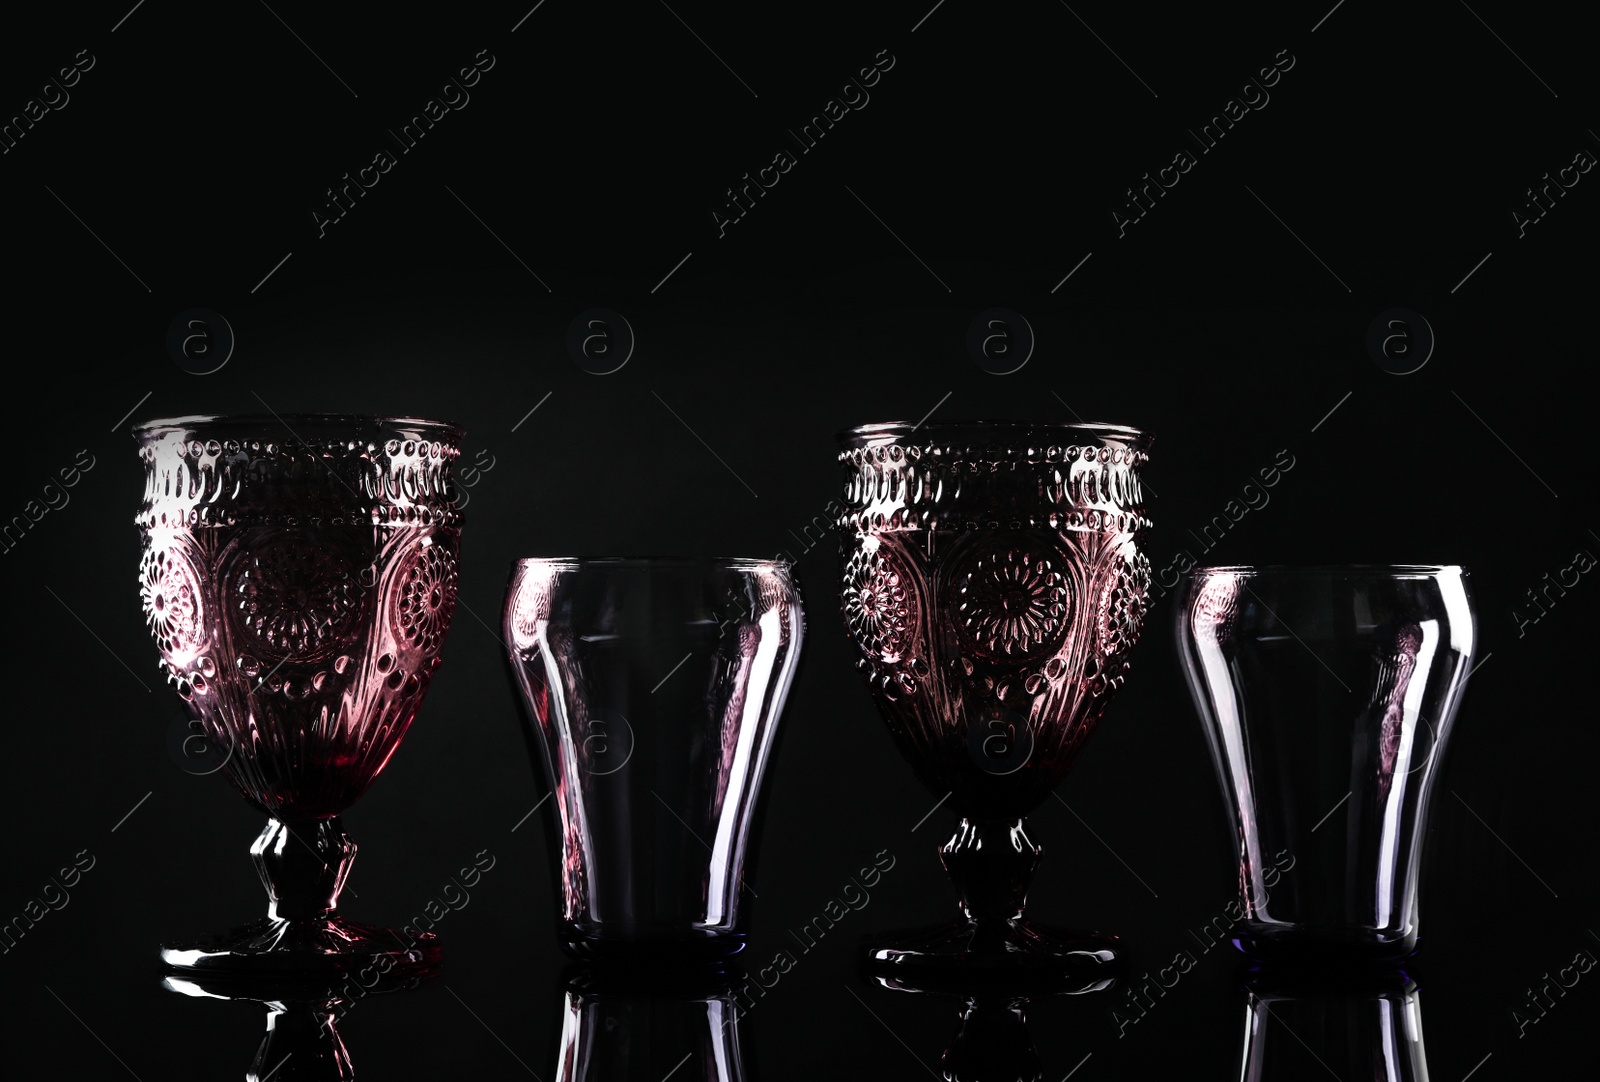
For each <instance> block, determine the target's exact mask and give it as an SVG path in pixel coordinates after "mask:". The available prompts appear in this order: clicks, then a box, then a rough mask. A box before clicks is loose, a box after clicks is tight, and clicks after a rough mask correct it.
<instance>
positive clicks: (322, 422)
mask: <svg viewBox="0 0 1600 1082" xmlns="http://www.w3.org/2000/svg"><path fill="white" fill-rule="evenodd" d="M400 426H404V427H407V428H415V429H418V430H419V434H420V435H422V438H433V439H445V440H450V441H452V442H456V443H459V442H460V441H461V439H462V437H463V436H465V435H466V430H465V429H464V428H462V426H461V425H459V424H457V423H455V422H454V421H442V420H437V419H432V418H427V417H409V416H393V415H389V414H380V413H204V414H190V415H186V416H183V417H157V418H155V419H153V420H149V421H140V422H139V423H138V424H136V425H134V426H133V438H134V439H136V440H138V441H140V442H141V443H149V442H151V441H153V440H157V439H160V438H161V437H163V436H167V435H171V434H173V433H175V432H184V431H190V430H194V429H200V428H211V427H216V428H238V429H241V430H245V429H252V428H257V427H259V428H261V429H272V428H278V429H282V430H284V431H286V432H287V433H288V434H289V436H290V437H291V438H298V437H299V436H300V435H301V432H300V430H301V429H312V430H314V431H315V432H316V434H317V435H318V436H324V437H326V436H327V435H329V433H330V431H332V432H334V433H337V437H336V438H338V437H342V438H345V439H353V438H355V437H357V436H364V435H367V434H369V433H370V432H371V431H372V430H373V429H383V428H393V427H400Z"/></svg>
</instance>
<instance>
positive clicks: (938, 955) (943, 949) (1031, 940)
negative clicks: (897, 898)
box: [866, 917, 1122, 976]
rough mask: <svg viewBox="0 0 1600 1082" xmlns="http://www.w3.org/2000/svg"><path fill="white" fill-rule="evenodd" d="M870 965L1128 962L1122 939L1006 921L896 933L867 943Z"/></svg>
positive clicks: (1087, 967) (1017, 968) (936, 967)
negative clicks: (1123, 951)
mask: <svg viewBox="0 0 1600 1082" xmlns="http://www.w3.org/2000/svg"><path fill="white" fill-rule="evenodd" d="M866 946H867V957H866V961H867V964H868V966H869V967H871V968H873V969H875V970H877V969H882V968H891V967H892V968H893V969H894V970H895V971H897V972H904V971H916V970H925V971H928V972H941V971H942V972H966V973H974V974H983V975H998V974H1013V975H1018V976H1025V975H1030V974H1036V975H1048V974H1054V973H1063V972H1068V971H1075V972H1083V971H1107V970H1110V969H1111V968H1112V967H1114V966H1116V965H1117V963H1118V962H1119V961H1120V960H1121V958H1122V952H1121V944H1120V942H1119V940H1118V939H1117V937H1116V936H1110V935H1103V934H1102V933H1100V932H1078V931H1068V930H1065V929H1059V928H1052V927H1048V926H1045V925H1039V924H1035V923H1034V922H1033V921H1031V920H1028V919H1027V918H1026V917H1016V918H1013V919H1011V920H1006V921H992V922H991V921H969V920H957V921H953V922H951V923H949V924H941V925H937V926H934V927H931V928H920V929H915V930H912V931H906V932H894V933H889V934H887V935H884V936H881V937H872V938H870V939H869V940H868V941H867V945H866Z"/></svg>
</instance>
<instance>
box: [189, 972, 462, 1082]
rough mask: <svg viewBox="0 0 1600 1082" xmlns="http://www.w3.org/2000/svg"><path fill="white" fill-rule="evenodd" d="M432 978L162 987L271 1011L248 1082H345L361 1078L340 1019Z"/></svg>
mask: <svg viewBox="0 0 1600 1082" xmlns="http://www.w3.org/2000/svg"><path fill="white" fill-rule="evenodd" d="M431 975H432V973H431V972H429V973H424V974H408V975H405V976H382V977H379V978H378V979H377V980H376V981H375V982H373V983H372V984H370V985H365V986H362V985H355V984H353V983H351V981H349V980H340V979H338V978H316V977H309V976H304V977H302V976H296V975H283V976H278V977H267V976H264V975H263V976H250V977H246V976H242V975H237V974H229V975H222V974H208V973H192V974H185V975H182V976H179V975H176V974H175V975H172V976H169V977H166V978H164V979H163V980H162V982H161V986H162V987H163V988H165V989H166V990H167V991H169V992H177V993H179V994H181V995H186V996H194V997H196V998H199V999H222V1000H230V1001H235V1002H249V1003H259V1004H261V1005H262V1006H263V1007H265V1008H266V1009H267V1033H266V1036H265V1037H263V1038H262V1039H261V1044H260V1046H259V1047H258V1048H257V1049H256V1054H255V1058H254V1059H253V1060H251V1062H250V1067H249V1069H248V1070H247V1071H246V1072H245V1076H244V1077H245V1082H266V1080H267V1079H269V1078H270V1079H272V1082H288V1080H290V1079H298V1080H301V1082H344V1080H347V1079H353V1078H355V1076H356V1072H355V1066H354V1065H353V1064H352V1062H351V1060H350V1053H349V1050H348V1049H346V1048H345V1044H344V1038H343V1037H342V1036H341V1035H340V1033H339V1021H340V1019H342V1018H343V1017H344V1016H345V1014H346V1013H348V1012H349V1011H350V1009H351V1008H353V1007H354V1006H355V1005H356V1004H357V1003H359V1002H360V1001H361V1000H362V999H364V998H365V997H367V996H371V995H384V994H388V993H390V992H401V991H405V990H406V989H408V988H415V987H416V986H417V985H419V984H421V983H422V982H423V981H424V980H427V979H428V978H429V977H430V976H431Z"/></svg>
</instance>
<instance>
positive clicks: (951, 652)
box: [839, 422, 1150, 973]
mask: <svg viewBox="0 0 1600 1082" xmlns="http://www.w3.org/2000/svg"><path fill="white" fill-rule="evenodd" d="M840 443H841V446H842V448H843V449H842V451H841V453H840V455H839V461H840V463H841V465H842V466H843V468H844V488H845V496H844V512H843V514H842V515H841V517H840V519H839V529H840V538H841V546H842V557H843V562H844V576H843V577H844V584H843V608H844V620H845V626H846V628H847V629H848V631H849V633H850V636H851V638H853V639H854V640H855V643H856V646H857V648H858V649H859V651H860V653H859V657H858V660H857V663H856V664H857V667H858V668H860V669H861V671H862V672H863V674H865V676H866V678H867V681H868V684H869V686H870V687H871V689H872V693H873V695H874V697H875V698H876V699H877V701H878V706H879V709H880V712H881V713H882V714H883V717H884V720H885V721H886V722H888V725H889V730H890V732H891V733H892V734H893V735H894V739H895V743H896V744H897V745H898V746H899V748H900V751H901V754H903V755H904V756H905V757H906V759H907V760H909V761H910V763H911V765H912V767H913V768H914V769H915V770H916V772H917V775H918V777H920V778H921V779H922V781H923V782H924V784H926V785H927V786H928V788H929V789H930V790H932V792H933V793H934V794H935V795H937V796H939V797H941V798H946V797H948V799H949V801H950V805H951V806H952V807H953V808H954V809H955V810H956V811H957V813H958V814H959V815H960V816H961V823H960V825H959V826H958V827H957V829H956V832H955V835H954V836H953V837H952V838H951V839H950V840H949V841H948V842H946V843H945V845H944V847H943V848H942V849H941V850H940V851H939V855H940V857H941V858H942V860H943V861H944V866H945V869H946V871H947V872H949V874H950V877H951V878H952V879H953V880H954V881H955V885H956V890H957V892H958V894H959V895H960V910H959V916H958V917H957V919H956V920H954V921H953V922H951V923H949V924H945V925H940V926H938V927H936V928H932V929H928V930H925V931H921V932H912V933H906V934H902V935H894V936H888V937H885V938H884V939H883V940H882V941H881V942H878V943H875V944H872V945H871V946H870V947H869V958H870V960H871V961H873V962H876V963H885V964H891V965H894V966H895V967H896V968H898V969H900V970H902V971H904V970H906V969H910V968H915V967H919V966H921V967H934V968H949V967H952V966H953V967H958V968H960V969H966V970H977V971H995V970H999V971H1024V972H1030V971H1031V972H1044V973H1050V972H1054V971H1058V970H1060V969H1063V968H1067V967H1071V966H1074V965H1082V964H1087V965H1090V966H1100V965H1104V964H1106V963H1109V962H1112V961H1114V960H1115V959H1116V950H1115V940H1114V939H1112V938H1111V937H1107V936H1101V935H1098V934H1094V933H1074V932H1063V931H1057V930H1051V929H1046V928H1043V927H1041V926H1039V925H1037V924H1035V923H1034V922H1033V921H1031V920H1029V919H1028V918H1027V917H1025V916H1024V915H1023V905H1024V901H1025V899H1026V896H1027V890H1028V883H1029V881H1030V879H1031V878H1032V875H1033V871H1034V868H1035V867H1036V865H1037V864H1038V861H1039V855H1040V849H1039V848H1038V847H1037V846H1036V845H1034V843H1033V842H1032V841H1031V840H1030V839H1029V837H1028V835H1027V832H1026V831H1025V830H1024V828H1023V817H1024V816H1025V815H1027V814H1028V813H1029V812H1030V811H1032V810H1033V809H1034V808H1035V807H1037V806H1038V805H1039V803H1040V802H1041V801H1043V800H1044V799H1045V798H1046V797H1048V796H1049V795H1050V792H1051V791H1052V790H1053V789H1054V788H1055V787H1056V785H1058V784H1059V783H1060V782H1061V780H1062V778H1064V777H1065V776H1066V773H1067V771H1068V770H1069V769H1070V768H1071V766H1072V764H1073V761H1074V760H1075V759H1076V758H1077V756H1078V752H1079V751H1080V750H1081V749H1082V747H1083V744H1084V741H1085V740H1087V739H1088V737H1089V734H1090V732H1091V731H1092V730H1093V729H1094V726H1095V723H1096V722H1097V721H1098V720H1099V718H1100V715H1101V712H1102V711H1103V710H1104V709H1105V706H1106V703H1107V702H1108V701H1109V699H1110V697H1111V695H1112V693H1114V692H1115V691H1116V690H1117V689H1118V688H1119V687H1121V686H1122V683H1123V681H1124V678H1125V675H1126V673H1127V671H1128V661H1127V655H1128V651H1129V650H1130V649H1131V648H1132V647H1133V644H1134V643H1135V641H1136V640H1137V639H1138V637H1139V631H1140V627H1141V625H1142V623H1143V620H1144V612H1145V600H1146V594H1147V591H1148V589H1149V585H1150V561H1149V559H1148V557H1146V556H1145V554H1144V553H1143V552H1142V551H1141V549H1140V545H1141V543H1142V541H1143V538H1144V535H1145V532H1146V531H1147V530H1148V528H1149V526H1150V520H1149V518H1148V517H1146V515H1145V511H1144V494H1143V490H1142V488H1141V487H1140V482H1139V473H1138V470H1139V467H1140V466H1142V465H1143V464H1144V462H1145V460H1146V459H1147V458H1148V455H1147V453H1146V448H1147V447H1148V446H1149V444H1150V438H1149V437H1148V436H1146V435H1145V434H1143V433H1141V432H1139V431H1137V430H1135V429H1132V428H1126V427H1123V426H1121V425H1101V424H1021V423H1005V422H974V423H947V424H927V425H920V426H919V425H910V424H902V423H890V424H874V425H866V426H863V427H861V428H855V429H852V430H850V431H848V432H845V433H843V434H842V435H841V436H840Z"/></svg>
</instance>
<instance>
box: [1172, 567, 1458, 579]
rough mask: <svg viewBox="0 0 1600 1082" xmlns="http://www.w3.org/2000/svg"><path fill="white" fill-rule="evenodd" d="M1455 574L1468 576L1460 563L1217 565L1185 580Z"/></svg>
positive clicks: (1426, 576) (1197, 572)
mask: <svg viewBox="0 0 1600 1082" xmlns="http://www.w3.org/2000/svg"><path fill="white" fill-rule="evenodd" d="M1452 572H1453V573H1455V574H1458V575H1463V576H1465V575H1468V574H1469V571H1468V569H1467V568H1466V567H1464V566H1462V565H1461V564H1219V565H1215V566H1210V567H1197V568H1194V569H1193V570H1192V571H1189V572H1188V573H1187V574H1186V575H1185V577H1186V578H1190V579H1200V578H1205V577H1207V576H1211V575H1267V576H1271V577H1274V578H1287V577H1289V576H1296V575H1307V576H1311V575H1321V576H1325V577H1328V578H1338V577H1349V578H1431V577H1434V576H1437V575H1444V574H1450V573H1452Z"/></svg>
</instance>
